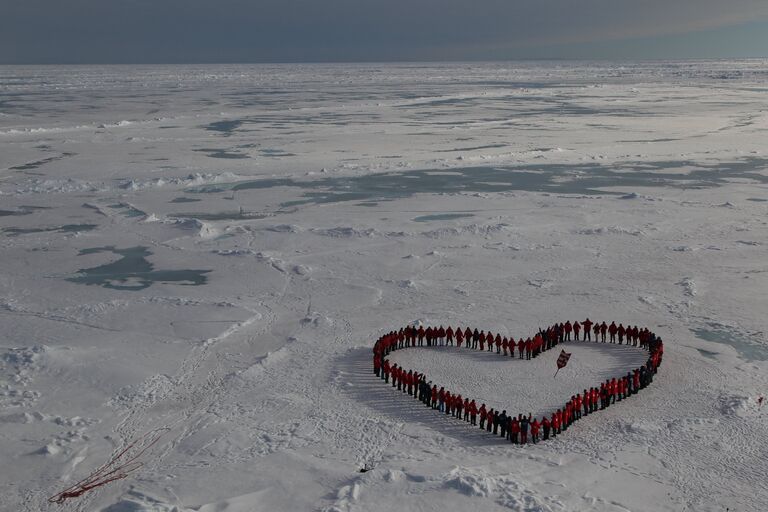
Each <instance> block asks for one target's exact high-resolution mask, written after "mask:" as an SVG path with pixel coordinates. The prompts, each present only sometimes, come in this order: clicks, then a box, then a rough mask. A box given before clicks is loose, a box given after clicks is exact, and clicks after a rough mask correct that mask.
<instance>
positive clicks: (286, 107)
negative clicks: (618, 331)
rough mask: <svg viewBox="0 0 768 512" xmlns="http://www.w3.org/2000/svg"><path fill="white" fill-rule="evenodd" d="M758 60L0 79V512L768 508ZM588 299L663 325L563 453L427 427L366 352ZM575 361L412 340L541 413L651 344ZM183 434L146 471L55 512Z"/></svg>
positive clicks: (766, 196)
mask: <svg viewBox="0 0 768 512" xmlns="http://www.w3.org/2000/svg"><path fill="white" fill-rule="evenodd" d="M767 78H768V61H765V60H741V61H727V60H720V61H711V62H710V61H693V62H638V63H627V62H625V63H616V64H613V63H588V62H569V63H558V62H544V63H537V62H526V63H514V62H511V63H493V64H487V63H467V64H462V63H458V64H418V63H409V64H348V65H331V64H327V65H216V66H93V67H88V66H82V67H81V66H61V67H57V66H45V67H34V66H20V67H0V263H2V265H0V332H1V333H2V334H0V461H3V463H4V465H5V467H6V468H13V471H2V472H0V503H2V506H0V509H2V510H6V509H7V510H14V511H30V512H32V511H34V512H38V511H41V510H61V509H66V510H84V511H85V510H88V511H90V510H93V511H111V512H116V511H126V510H131V511H152V512H161V511H162V512H169V511H172V510H177V511H184V512H188V511H193V510H194V511H200V512H206V511H212V510H217V511H226V512H234V511H242V510H248V511H251V510H254V511H257V510H269V511H273V510H291V511H293V510H320V511H329V512H330V511H333V512H338V511H344V512H347V511H350V512H351V511H354V510H365V511H372V512H375V511H378V510H392V509H393V508H398V509H403V510H425V511H426V510H440V511H442V512H451V511H453V510H466V509H482V510H489V511H493V510H515V511H542V512H565V511H572V510H591V511H595V512H618V511H622V512H625V511H627V510H631V511H633V512H636V511H653V512H656V511H669V512H672V511H674V512H679V511H681V510H683V511H694V510H695V511H697V512H710V511H711V512H714V511H718V512H720V511H722V510H725V509H726V508H730V510H738V511H742V512H763V511H764V510H765V503H768V485H767V484H766V479H765V475H766V474H768V457H766V456H765V455H766V452H765V449H764V447H765V446H766V445H768V427H766V421H765V419H766V411H768V409H766V408H765V407H766V406H764V405H763V406H761V405H760V401H759V399H760V397H762V396H764V395H765V393H766V389H768V366H767V365H768V356H767V355H766V354H767V352H766V351H767V350H768V340H766V332H768V323H766V318H765V312H764V310H765V297H766V294H767V293H768V268H766V257H765V256H766V255H765V250H766V246H768V220H766V219H767V217H766V214H768V209H767V208H768V203H767V202H766V201H768V154H766V146H765V141H766V134H768V102H767V101H766V98H767V96H766V94H767V93H768V88H767V87H766V86H765V83H766V79H767ZM586 316H589V317H591V318H593V319H600V320H606V321H609V322H610V321H611V320H616V321H617V323H618V322H623V323H624V324H625V325H626V324H633V325H634V324H637V325H640V326H648V327H649V328H651V329H652V330H654V331H655V332H656V333H658V334H659V335H660V336H661V337H662V338H663V339H664V340H665V347H666V350H665V356H664V365H663V367H662V369H661V373H660V374H659V375H658V376H657V378H656V379H655V380H654V383H653V386H652V387H651V388H649V389H648V390H645V391H644V392H643V393H642V394H640V395H639V396H637V397H633V398H632V399H631V400H627V401H623V402H622V403H621V404H617V405H616V406H615V407H611V408H610V409H609V410H608V411H606V412H604V413H601V414H598V415H594V416H590V417H589V418H587V419H585V420H583V421H580V422H579V423H578V424H576V425H575V426H574V427H573V428H571V429H569V430H568V432H567V433H566V434H565V435H563V436H560V437H559V438H558V439H557V440H556V441H553V442H549V443H543V444H539V445H536V446H527V447H525V448H520V447H513V446H509V445H507V444H506V443H502V442H500V441H499V439H496V438H492V437H489V436H486V435H485V434H483V433H481V432H480V431H479V429H469V428H468V427H467V426H466V425H464V424H461V423H456V422H453V421H451V420H450V419H449V418H444V417H437V416H434V415H433V414H432V413H431V411H429V410H424V408H423V407H417V406H418V404H417V403H414V401H413V400H411V401H408V400H407V399H406V398H404V397H403V396H402V393H400V394H398V393H397V392H396V391H392V389H391V387H389V388H388V387H386V386H383V385H382V384H381V383H380V382H378V381H376V380H375V379H374V377H373V374H372V371H371V367H370V361H369V358H370V355H371V352H370V350H371V346H372V344H373V342H374V340H375V339H376V338H377V337H378V336H380V335H381V334H382V333H384V332H387V331H389V330H390V329H394V328H398V327H400V326H402V325H404V324H406V323H422V324H429V323H434V324H443V325H449V324H451V325H472V326H477V327H479V328H484V329H490V330H492V331H493V332H500V333H502V334H505V335H514V336H517V337H519V336H521V335H529V334H530V333H533V332H536V330H537V329H538V328H539V327H541V326H544V325H548V324H550V323H552V322H555V321H560V320H565V319H570V320H577V319H578V320H581V319H583V318H584V317H586ZM573 354H574V355H573V358H572V361H571V363H569V366H568V367H567V368H566V369H565V370H563V371H561V372H560V374H559V375H558V377H557V380H556V381H555V380H554V379H553V378H552V374H553V373H554V370H555V363H554V357H555V356H556V354H555V353H553V354H549V355H548V356H547V357H542V358H539V359H537V360H536V361H534V362H533V363H531V364H527V363H524V362H521V361H515V362H514V363H511V362H509V361H501V362H500V361H497V360H496V359H495V358H493V357H490V358H487V357H485V355H483V354H473V355H467V354H461V353H458V352H457V351H453V352H450V353H449V352H446V353H445V354H443V353H440V354H437V353H436V352H435V351H432V352H429V351H403V352H401V353H398V354H397V358H398V360H400V362H401V363H402V364H404V365H406V364H407V365H411V366H413V367H414V368H424V369H426V370H428V371H429V374H430V375H431V376H432V377H433V378H434V379H436V380H440V381H441V382H446V383H447V385H449V386H451V387H454V388H456V389H459V390H461V391H462V392H464V393H469V394H472V395H473V396H476V397H477V398H478V399H481V400H485V401H487V402H488V403H489V404H491V403H492V404H494V405H495V406H498V407H501V408H509V409H510V410H517V409H524V410H530V411H531V412H536V411H538V412H541V413H543V412H548V411H550V410H552V409H553V408H555V407H556V406H557V405H558V403H559V401H562V400H563V397H565V396H569V395H570V394H571V393H575V392H578V391H581V390H582V389H583V387H584V386H585V385H588V384H589V383H591V382H592V381H594V380H598V379H603V378H605V377H606V376H608V375H612V374H613V373H614V372H623V371H624V370H626V369H629V368H632V367H634V366H636V365H637V364H638V361H639V362H642V358H643V356H642V353H640V354H636V353H634V352H632V351H631V350H630V349H627V348H626V347H616V346H610V344H609V345H607V346H593V345H587V346H574V348H573ZM572 388H574V389H572ZM576 388H578V389H576ZM159 427H168V428H169V429H170V430H169V431H168V432H167V433H166V434H165V435H164V436H163V437H162V438H161V440H160V441H159V442H158V444H157V445H155V446H153V448H152V449H151V450H149V451H148V452H146V453H145V454H144V455H143V457H142V461H141V462H143V464H144V465H143V466H142V467H141V469H140V470H138V471H137V472H136V473H134V474H132V475H131V476H130V477H129V478H127V479H125V480H121V481H119V482H114V483H112V484H110V485H109V486H107V487H104V488H102V489H99V490H97V491H95V492H93V493H90V494H88V495H85V496H83V497H81V498H79V499H77V500H76V501H75V500H73V501H70V502H69V504H68V505H66V506H64V507H59V506H55V505H52V504H49V503H48V502H47V501H46V498H47V497H48V496H51V495H53V494H54V493H56V492H58V491H60V490H62V489H64V488H66V487H67V486H68V485H71V484H72V483H73V482H76V481H78V480H80V479H82V478H83V477H85V476H86V475H88V474H89V473H90V472H91V471H93V470H94V469H95V468H98V467H99V466H100V465H101V464H103V463H104V462H105V461H107V460H108V459H109V458H110V456H111V455H113V454H115V453H117V452H119V450H121V449H122V448H124V447H126V446H128V445H129V444H130V443H131V442H132V441H133V440H135V439H137V438H140V437H141V436H142V435H143V434H144V433H146V432H149V431H151V430H153V429H155V428H159ZM361 468H368V469H370V471H367V472H365V473H360V472H359V471H360V469H361Z"/></svg>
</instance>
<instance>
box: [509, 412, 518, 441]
mask: <svg viewBox="0 0 768 512" xmlns="http://www.w3.org/2000/svg"><path fill="white" fill-rule="evenodd" d="M509 430H510V437H511V441H512V442H513V443H515V444H517V443H518V440H517V436H518V435H519V434H520V421H519V420H518V419H517V418H512V423H511V424H510V427H509Z"/></svg>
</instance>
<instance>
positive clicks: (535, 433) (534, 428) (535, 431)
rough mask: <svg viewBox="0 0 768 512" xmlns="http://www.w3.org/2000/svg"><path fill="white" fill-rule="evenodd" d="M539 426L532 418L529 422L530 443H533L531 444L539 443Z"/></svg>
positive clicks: (537, 421)
mask: <svg viewBox="0 0 768 512" xmlns="http://www.w3.org/2000/svg"><path fill="white" fill-rule="evenodd" d="M539 426H540V425H539V420H537V419H536V418H534V419H533V421H532V422H531V441H533V444H536V443H538V442H539Z"/></svg>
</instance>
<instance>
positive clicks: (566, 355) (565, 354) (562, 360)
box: [557, 350, 571, 370]
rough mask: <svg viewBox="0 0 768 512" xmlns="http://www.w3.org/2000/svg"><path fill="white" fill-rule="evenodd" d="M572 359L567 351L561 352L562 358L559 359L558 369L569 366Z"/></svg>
mask: <svg viewBox="0 0 768 512" xmlns="http://www.w3.org/2000/svg"><path fill="white" fill-rule="evenodd" d="M570 358H571V354H570V353H569V352H566V351H565V350H561V351H560V357H558V358H557V369H558V370H559V369H561V368H564V367H565V365H567V364H568V359H570Z"/></svg>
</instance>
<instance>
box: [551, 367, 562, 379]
mask: <svg viewBox="0 0 768 512" xmlns="http://www.w3.org/2000/svg"><path fill="white" fill-rule="evenodd" d="M559 371H560V368H558V369H557V371H556V372H555V374H554V375H553V376H552V378H553V379H554V378H555V377H557V372H559Z"/></svg>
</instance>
